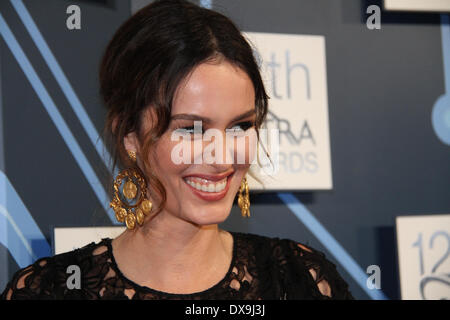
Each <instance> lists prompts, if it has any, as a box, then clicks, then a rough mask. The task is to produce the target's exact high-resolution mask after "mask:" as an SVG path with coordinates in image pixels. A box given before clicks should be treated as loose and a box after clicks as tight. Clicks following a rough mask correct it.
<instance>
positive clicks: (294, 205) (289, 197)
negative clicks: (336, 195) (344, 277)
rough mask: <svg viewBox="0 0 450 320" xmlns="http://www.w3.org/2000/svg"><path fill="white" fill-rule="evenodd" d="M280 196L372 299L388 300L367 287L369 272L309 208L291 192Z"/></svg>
mask: <svg viewBox="0 0 450 320" xmlns="http://www.w3.org/2000/svg"><path fill="white" fill-rule="evenodd" d="M278 197H279V198H280V199H281V200H282V201H283V202H284V203H285V204H286V205H287V207H288V208H289V209H290V210H291V211H292V212H293V213H294V214H295V216H296V217H297V218H298V219H299V220H300V221H301V222H302V223H303V224H304V225H305V226H306V227H307V228H308V229H309V231H311V232H312V233H313V234H314V236H315V237H316V238H317V239H318V240H319V241H320V242H321V243H322V245H323V246H324V247H325V248H326V249H327V250H328V252H330V253H331V254H332V255H333V256H334V258H335V259H336V260H337V261H339V263H340V264H341V265H342V267H343V268H344V269H345V270H346V271H347V273H348V274H349V275H350V276H351V277H352V278H353V279H354V280H355V281H356V283H358V285H359V286H360V287H361V288H362V289H363V290H364V291H365V292H366V293H367V295H369V296H370V297H371V298H372V299H376V300H387V297H386V296H385V295H384V293H383V292H382V291H381V290H378V289H369V288H368V287H367V284H366V281H367V274H366V273H364V271H363V270H362V269H361V267H360V266H359V265H358V263H357V262H356V261H355V260H354V259H353V258H352V257H351V256H350V255H349V254H348V253H347V251H345V249H344V248H343V247H342V246H341V245H340V244H339V242H338V241H337V240H336V239H335V238H334V237H333V236H332V235H331V234H330V233H329V232H328V231H327V230H326V229H325V227H324V226H323V225H322V224H321V223H320V222H319V221H318V220H317V219H316V218H315V217H314V215H313V214H312V213H311V212H309V210H308V209H307V208H306V207H305V206H304V205H303V204H302V203H301V202H300V201H299V200H298V199H297V198H296V197H295V196H294V195H293V194H291V193H278Z"/></svg>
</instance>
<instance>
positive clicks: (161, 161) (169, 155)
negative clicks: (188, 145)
mask: <svg viewBox="0 0 450 320" xmlns="http://www.w3.org/2000/svg"><path fill="white" fill-rule="evenodd" d="M177 146H178V143H177V142H173V141H170V139H160V140H159V141H158V143H157V145H156V146H155V149H154V152H153V153H152V154H151V155H150V158H149V161H150V166H152V164H154V165H153V173H154V174H155V175H156V176H157V177H158V179H159V180H161V181H164V182H165V183H164V186H165V187H166V188H167V187H170V185H172V184H173V181H174V179H177V178H180V176H181V173H182V172H183V171H184V170H186V168H188V167H189V164H184V162H183V161H181V162H180V163H177V161H176V159H174V151H176V148H177ZM175 187H176V186H175Z"/></svg>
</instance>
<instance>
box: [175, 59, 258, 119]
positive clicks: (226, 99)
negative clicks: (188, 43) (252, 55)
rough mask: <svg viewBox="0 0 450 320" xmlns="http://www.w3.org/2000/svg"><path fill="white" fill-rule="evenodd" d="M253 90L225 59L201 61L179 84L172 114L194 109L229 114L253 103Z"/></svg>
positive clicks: (214, 115) (240, 110) (216, 113)
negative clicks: (210, 61)
mask: <svg viewBox="0 0 450 320" xmlns="http://www.w3.org/2000/svg"><path fill="white" fill-rule="evenodd" d="M254 102H255V92H254V88H253V83H252V81H251V79H250V78H249V76H248V75H247V73H246V72H245V71H243V70H242V69H240V68H238V67H236V66H234V65H232V64H230V63H229V62H227V61H222V62H220V63H214V64H212V63H203V64H200V65H199V66H197V67H196V68H195V69H194V70H193V71H192V72H191V74H190V75H189V76H188V77H187V78H186V79H185V80H184V81H182V83H181V84H180V86H179V88H178V90H177V93H176V94H175V97H174V101H173V104H172V115H174V114H178V113H194V114H202V115H205V116H209V117H211V118H214V117H215V118H220V117H222V118H223V117H232V116H233V115H236V114H239V113H242V112H244V111H247V110H249V109H251V108H252V107H254Z"/></svg>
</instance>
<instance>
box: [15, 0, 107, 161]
mask: <svg viewBox="0 0 450 320" xmlns="http://www.w3.org/2000/svg"><path fill="white" fill-rule="evenodd" d="M10 2H11V4H12V6H13V7H14V9H15V10H16V12H17V14H18V15H19V17H20V19H21V20H22V23H23V24H24V25H25V28H26V29H27V31H28V33H29V34H30V36H31V38H32V39H33V42H34V44H35V45H36V47H37V48H38V49H39V52H40V53H41V55H42V57H43V58H44V60H45V62H46V63H47V66H48V67H49V69H50V70H51V72H52V74H53V76H54V77H55V79H56V81H57V82H58V84H59V86H60V87H61V90H62V91H63V92H64V95H65V96H66V99H67V100H68V101H69V103H70V106H71V107H72V110H73V111H74V112H75V114H76V115H77V117H78V119H79V120H80V123H81V125H82V126H83V128H84V130H85V131H86V134H87V135H88V137H89V139H90V140H91V143H92V144H93V145H94V146H95V149H96V150H97V153H98V155H99V156H100V158H101V159H102V160H103V162H104V164H105V166H106V167H107V168H109V165H108V160H107V159H110V155H109V152H108V150H106V148H105V146H104V144H103V141H102V140H101V139H99V134H98V132H97V129H96V128H95V126H94V124H93V123H92V121H91V119H90V118H89V115H88V114H87V112H86V111H85V108H84V107H83V105H82V103H81V101H80V99H79V98H78V96H77V94H76V93H75V91H74V89H73V88H72V86H71V85H70V82H69V80H68V79H67V77H66V75H65V74H64V71H63V70H62V68H61V67H60V65H59V63H58V61H57V60H56V58H55V56H54V55H53V52H52V50H51V49H50V48H49V46H48V45H47V42H46V41H45V39H44V37H43V36H42V34H41V32H40V31H39V28H38V27H37V25H36V23H35V22H34V20H33V18H32V17H31V15H30V13H29V12H28V10H27V8H26V7H25V5H24V4H23V2H22V0H10Z"/></svg>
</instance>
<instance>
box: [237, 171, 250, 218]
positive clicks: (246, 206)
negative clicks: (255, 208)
mask: <svg viewBox="0 0 450 320" xmlns="http://www.w3.org/2000/svg"><path fill="white" fill-rule="evenodd" d="M238 205H239V208H241V213H242V216H243V217H250V195H249V190H248V183H247V178H246V177H244V179H242V182H241V187H240V188H239V196H238Z"/></svg>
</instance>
